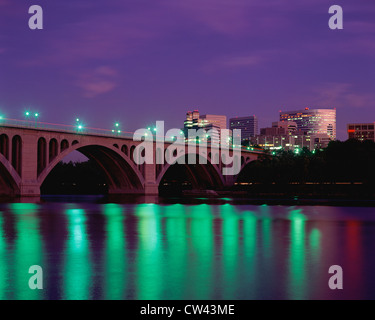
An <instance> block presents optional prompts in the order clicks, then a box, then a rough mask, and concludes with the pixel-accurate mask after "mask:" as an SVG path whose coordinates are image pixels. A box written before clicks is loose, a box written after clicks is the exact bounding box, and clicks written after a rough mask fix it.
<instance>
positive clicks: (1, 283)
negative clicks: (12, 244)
mask: <svg viewBox="0 0 375 320" xmlns="http://www.w3.org/2000/svg"><path fill="white" fill-rule="evenodd" d="M3 219H4V218H3V212H2V211H0V300H4V299H6V292H5V291H6V288H7V283H6V279H7V277H8V270H7V269H8V268H7V264H6V263H3V261H7V258H6V257H7V244H6V241H5V234H4V232H3V228H4V227H3Z"/></svg>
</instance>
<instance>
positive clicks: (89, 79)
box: [76, 66, 117, 98]
mask: <svg viewBox="0 0 375 320" xmlns="http://www.w3.org/2000/svg"><path fill="white" fill-rule="evenodd" d="M116 75H117V72H116V70H115V69H113V68H110V67H107V66H101V67H98V68H96V69H94V70H90V71H85V72H82V73H79V74H78V75H77V76H76V77H77V78H78V80H77V81H76V85H77V86H78V87H79V88H81V89H82V94H83V96H84V97H86V98H94V97H96V96H98V95H101V94H105V93H108V92H110V91H112V90H113V89H115V88H116V87H117V84H116Z"/></svg>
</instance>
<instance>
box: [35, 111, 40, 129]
mask: <svg viewBox="0 0 375 320" xmlns="http://www.w3.org/2000/svg"><path fill="white" fill-rule="evenodd" d="M34 118H35V128H37V127H38V118H39V113H38V112H35V113H34Z"/></svg>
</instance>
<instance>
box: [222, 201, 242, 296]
mask: <svg viewBox="0 0 375 320" xmlns="http://www.w3.org/2000/svg"><path fill="white" fill-rule="evenodd" d="M220 209H221V218H222V220H223V222H222V237H223V244H222V245H223V247H222V258H223V266H222V278H223V287H222V292H221V295H222V296H223V297H236V292H237V288H236V286H235V284H238V281H237V280H236V277H237V276H238V275H239V272H238V271H239V270H237V268H238V255H239V246H238V245H239V235H238V232H239V230H238V229H239V226H238V221H239V217H238V215H237V212H236V210H235V207H234V206H232V205H230V204H225V205H222V206H221V207H220Z"/></svg>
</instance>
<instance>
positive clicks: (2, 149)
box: [0, 134, 9, 160]
mask: <svg viewBox="0 0 375 320" xmlns="http://www.w3.org/2000/svg"><path fill="white" fill-rule="evenodd" d="M0 153H1V154H2V155H3V156H4V157H5V158H6V159H7V160H9V138H8V136H7V135H6V134H2V135H0Z"/></svg>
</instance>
